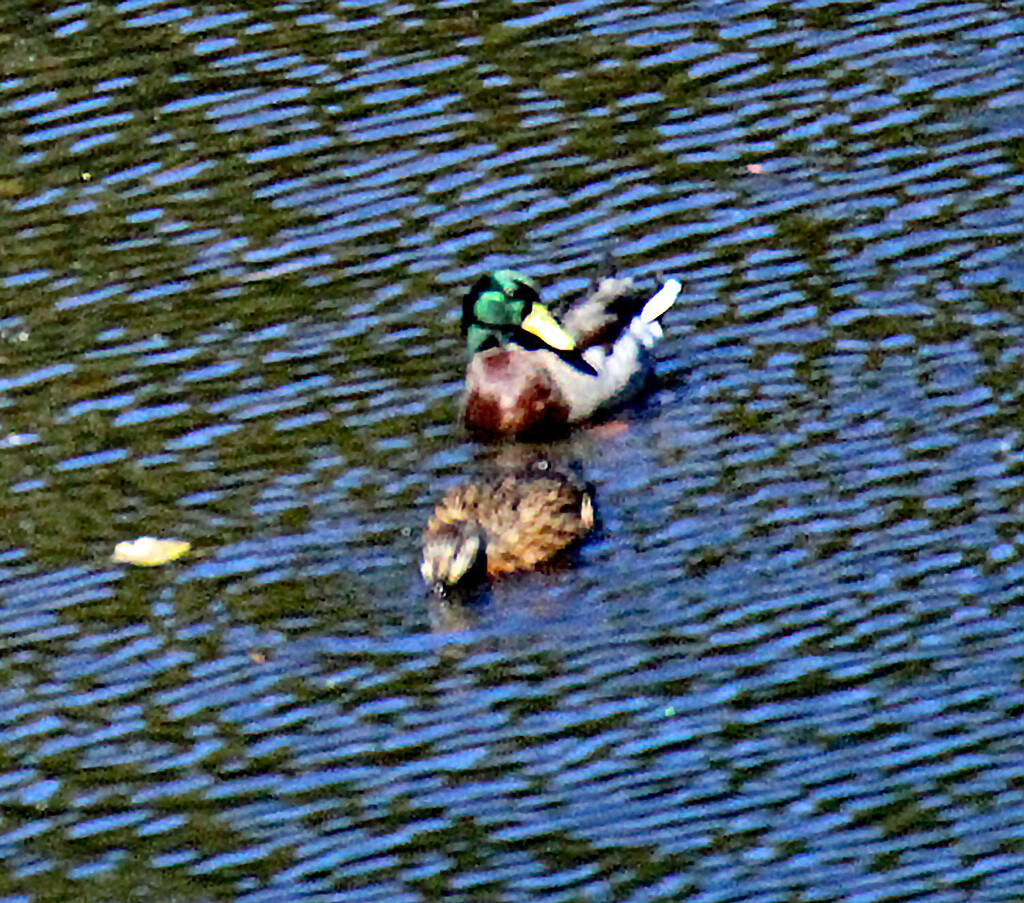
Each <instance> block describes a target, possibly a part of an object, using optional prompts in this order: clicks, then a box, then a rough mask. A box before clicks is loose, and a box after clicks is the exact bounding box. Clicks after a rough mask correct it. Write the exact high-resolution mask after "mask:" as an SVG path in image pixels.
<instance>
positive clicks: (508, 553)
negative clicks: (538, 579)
mask: <svg viewBox="0 0 1024 903" xmlns="http://www.w3.org/2000/svg"><path fill="white" fill-rule="evenodd" d="M593 526H594V502H593V497H592V496H591V494H590V491H589V490H588V489H587V487H585V486H584V485H583V484H582V483H581V482H580V481H579V480H577V479H576V478H575V477H574V476H573V475H572V474H570V473H568V472H562V471H558V470H554V469H552V468H551V467H550V465H549V464H548V462H546V461H538V462H534V463H533V464H532V465H530V466H529V467H528V468H526V469H525V470H521V471H519V472H514V473H509V474H505V475H503V476H497V477H491V478H483V479H478V480H471V481H470V482H467V483H463V484H462V485H460V486H456V487H455V488H454V489H451V490H449V491H448V492H447V493H445V495H444V497H443V498H442V499H441V501H440V502H438V504H437V507H436V508H435V510H434V516H433V517H431V519H430V522H429V523H428V524H427V529H426V530H425V531H424V533H423V563H422V564H421V566H420V572H421V573H422V574H423V579H424V581H425V582H426V583H427V584H428V585H429V586H431V587H432V588H433V589H434V590H436V591H438V592H444V591H445V590H447V589H450V588H453V587H456V586H466V585H472V584H473V583H475V582H476V581H478V580H481V579H482V578H483V577H484V576H485V574H486V575H487V576H491V577H495V576H498V575H501V574H508V573H511V572H512V571H522V570H532V569H533V568H535V567H537V566H538V565H540V564H541V563H543V562H545V561H547V560H548V559H549V558H551V557H553V556H554V555H555V554H557V553H558V552H560V551H562V549H564V548H566V547H567V546H569V545H571V544H572V543H573V542H576V541H577V540H579V539H582V538H583V537H584V536H586V535H587V533H589V532H590V530H591V529H592V528H593Z"/></svg>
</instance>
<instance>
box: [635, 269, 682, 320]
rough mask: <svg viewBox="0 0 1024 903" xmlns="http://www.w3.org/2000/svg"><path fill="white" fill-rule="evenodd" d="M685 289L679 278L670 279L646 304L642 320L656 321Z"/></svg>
mask: <svg viewBox="0 0 1024 903" xmlns="http://www.w3.org/2000/svg"><path fill="white" fill-rule="evenodd" d="M682 290H683V285H682V283H681V282H680V281H679V280H678V279H668V280H666V281H665V284H664V285H663V286H662V287H661V288H659V289H658V290H657V291H656V292H655V293H654V294H653V295H652V296H651V298H650V300H649V301H648V302H647V303H646V304H645V305H644V307H643V310H641V311H640V321H641V322H643V323H655V322H657V320H658V318H659V317H660V316H661V315H662V314H663V313H665V311H667V310H668V309H669V308H670V307H671V306H672V305H673V304H675V303H676V298H678V297H679V293H680V292H681V291H682Z"/></svg>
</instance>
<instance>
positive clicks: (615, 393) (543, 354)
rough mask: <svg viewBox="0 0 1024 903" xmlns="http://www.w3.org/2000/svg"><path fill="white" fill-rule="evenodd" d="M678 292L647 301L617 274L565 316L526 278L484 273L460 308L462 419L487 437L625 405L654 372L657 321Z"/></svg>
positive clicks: (671, 288)
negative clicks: (464, 362)
mask: <svg viewBox="0 0 1024 903" xmlns="http://www.w3.org/2000/svg"><path fill="white" fill-rule="evenodd" d="M681 288H682V286H681V285H680V283H679V281H678V280H677V279H669V280H668V281H667V282H666V283H665V284H664V285H663V286H662V287H661V288H660V289H659V290H658V291H657V292H656V293H655V294H654V295H653V296H651V297H648V296H647V295H646V293H642V292H638V291H636V290H635V289H634V287H633V280H632V279H621V278H619V277H618V276H616V275H614V272H613V271H612V272H610V273H609V275H605V276H603V277H600V278H598V279H595V280H594V282H593V284H592V285H591V288H590V291H589V292H587V293H585V294H584V295H583V296H582V297H581V298H580V299H578V300H576V301H575V302H574V303H571V304H570V305H569V306H568V308H567V309H566V310H565V312H564V313H563V315H562V316H561V318H560V321H559V320H556V319H555V317H554V316H553V315H552V314H551V313H550V311H548V309H547V308H545V307H544V305H543V304H541V302H540V295H539V293H538V291H537V287H536V285H535V284H534V282H533V280H532V279H530V278H529V277H528V276H525V275H523V274H522V273H519V272H516V271H515V270H498V271H497V272H495V273H491V274H489V275H486V276H481V277H480V279H478V280H477V282H476V283H475V284H474V285H473V287H472V289H470V292H469V294H468V295H467V296H466V298H465V300H464V301H463V305H462V332H463V335H465V337H466V348H467V351H468V352H469V355H470V361H469V365H468V367H467V369H466V387H465V391H464V393H463V397H462V418H463V422H464V423H465V424H466V426H467V427H468V428H469V429H470V430H473V431H474V432H478V433H488V434H491V435H515V434H519V433H534V434H536V433H542V432H552V431H556V430H558V429H559V428H562V427H564V426H565V425H567V424H572V423H579V422H581V421H584V420H588V419H590V418H591V417H593V416H594V415H595V414H597V413H599V412H601V411H603V410H607V409H609V408H612V407H614V406H616V405H618V404H620V403H622V402H624V401H626V400H627V399H629V398H630V397H631V396H632V395H634V394H636V393H637V392H638V391H639V390H640V389H641V388H642V387H643V384H644V382H645V381H646V379H647V377H648V375H649V373H650V369H651V356H650V349H651V348H652V347H653V346H654V345H655V343H656V342H657V341H658V339H660V338H661V335H662V330H661V326H660V325H659V324H658V318H659V317H660V316H661V315H662V314H663V313H665V311H666V310H668V309H669V308H670V307H671V306H672V304H673V303H674V302H675V300H676V297H677V296H678V295H679V292H680V290H681Z"/></svg>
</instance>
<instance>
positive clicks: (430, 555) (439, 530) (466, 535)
mask: <svg viewBox="0 0 1024 903" xmlns="http://www.w3.org/2000/svg"><path fill="white" fill-rule="evenodd" d="M486 542H487V536H486V534H485V533H484V530H483V528H482V527H481V526H480V525H479V524H477V523H474V522H472V521H458V522H456V523H446V524H440V525H439V526H438V527H436V528H434V529H431V530H429V531H428V532H427V534H426V535H425V536H424V537H423V561H422V563H421V564H420V573H421V574H422V575H423V581H424V582H425V583H426V584H427V585H428V586H429V587H430V588H431V589H433V590H434V591H435V592H437V593H442V594H443V593H445V592H447V591H448V590H450V589H453V588H454V587H456V586H461V585H469V584H472V583H473V582H474V581H476V580H479V579H481V578H482V577H483V575H484V574H485V573H486V570H487V549H486Z"/></svg>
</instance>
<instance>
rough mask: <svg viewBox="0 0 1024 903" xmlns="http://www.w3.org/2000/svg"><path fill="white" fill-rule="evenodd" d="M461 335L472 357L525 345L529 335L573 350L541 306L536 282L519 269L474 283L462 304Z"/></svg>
mask: <svg viewBox="0 0 1024 903" xmlns="http://www.w3.org/2000/svg"><path fill="white" fill-rule="evenodd" d="M462 333H463V335H464V336H466V351H467V352H468V353H469V356H470V357H472V356H473V355H474V354H476V353H477V352H478V351H483V350H484V349H486V348H490V347H494V348H502V347H504V346H506V345H508V344H509V343H510V342H516V343H517V344H524V343H525V342H524V339H526V338H528V337H529V336H534V337H535V338H536V339H539V340H540V343H541V344H542V345H548V346H549V347H551V348H557V349H562V350H565V349H569V348H572V347H573V342H572V339H571V338H569V336H568V335H566V333H565V331H564V330H563V329H562V328H561V327H560V326H559V325H558V323H557V322H556V321H555V319H554V318H553V317H552V316H551V314H550V313H549V312H548V310H547V308H546V307H544V305H543V304H541V303H540V294H539V293H538V291H537V286H536V283H534V281H533V280H532V279H531V278H530V277H529V276H527V275H525V274H523V273H520V272H518V271H517V270H496V271H495V272H493V273H488V274H487V275H486V276H481V277H480V278H479V279H478V280H477V281H476V282H475V283H474V285H473V287H472V288H471V289H470V290H469V294H468V295H466V297H465V299H464V300H463V302H462ZM531 344H533V345H536V342H531Z"/></svg>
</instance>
